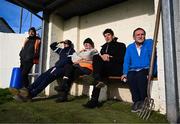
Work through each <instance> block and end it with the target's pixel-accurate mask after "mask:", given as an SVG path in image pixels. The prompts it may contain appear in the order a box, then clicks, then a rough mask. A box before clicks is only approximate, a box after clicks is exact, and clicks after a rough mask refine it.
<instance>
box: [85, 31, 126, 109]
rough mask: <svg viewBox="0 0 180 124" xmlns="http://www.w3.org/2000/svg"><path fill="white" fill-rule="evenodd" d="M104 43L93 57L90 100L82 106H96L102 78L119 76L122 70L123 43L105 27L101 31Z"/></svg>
mask: <svg viewBox="0 0 180 124" xmlns="http://www.w3.org/2000/svg"><path fill="white" fill-rule="evenodd" d="M103 35H104V38H105V40H106V43H105V44H104V45H103V46H102V48H101V51H100V55H95V56H94V57H93V77H94V79H95V82H94V89H93V92H92V97H91V100H89V101H88V102H87V103H86V104H85V105H84V107H87V108H95V107H96V106H98V98H99V93H100V89H101V87H103V86H104V80H105V79H107V77H108V76H121V75H122V71H123V61H124V55H125V51H126V46H125V44H124V43H120V42H117V38H116V37H114V32H113V31H112V30H111V29H106V30H105V31H104V32H103Z"/></svg>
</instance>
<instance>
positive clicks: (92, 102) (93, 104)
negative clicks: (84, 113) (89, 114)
mask: <svg viewBox="0 0 180 124" xmlns="http://www.w3.org/2000/svg"><path fill="white" fill-rule="evenodd" d="M83 106H84V107H85V108H91V109H93V108H95V107H98V101H96V100H92V99H91V100H89V101H88V102H87V103H86V104H83Z"/></svg>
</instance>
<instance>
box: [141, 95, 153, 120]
mask: <svg viewBox="0 0 180 124" xmlns="http://www.w3.org/2000/svg"><path fill="white" fill-rule="evenodd" d="M154 107H155V104H154V99H152V98H146V99H145V100H144V104H143V106H142V109H141V111H140V112H139V113H138V116H139V117H140V118H142V119H146V120H147V119H148V118H149V116H150V114H151V112H152V110H153V109H154Z"/></svg>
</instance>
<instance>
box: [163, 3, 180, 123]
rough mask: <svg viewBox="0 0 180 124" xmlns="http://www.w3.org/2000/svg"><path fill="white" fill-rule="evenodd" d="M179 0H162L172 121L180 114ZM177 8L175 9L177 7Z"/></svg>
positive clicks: (167, 96) (167, 95)
mask: <svg viewBox="0 0 180 124" xmlns="http://www.w3.org/2000/svg"><path fill="white" fill-rule="evenodd" d="M177 3H178V0H174V1H172V0H162V22H163V23H162V24H163V42H164V62H165V86H166V106H167V118H168V120H169V121H170V122H171V123H177V120H178V116H179V102H178V101H179V94H178V80H177V61H176V60H177V59H176V46H177V45H176V43H177V42H179V41H178V39H177V37H176V30H175V29H176V28H178V29H179V27H176V21H177V20H176V17H175V16H176V14H175V11H176V10H177V8H179V6H178V7H177V8H176V7H175V6H176V4H177ZM174 7H175V8H176V10H175V8H174Z"/></svg>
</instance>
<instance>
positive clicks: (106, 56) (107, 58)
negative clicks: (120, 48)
mask: <svg viewBox="0 0 180 124" xmlns="http://www.w3.org/2000/svg"><path fill="white" fill-rule="evenodd" d="M111 57H112V56H110V55H109V54H103V55H101V58H102V60H103V61H107V62H109V61H110V58H111Z"/></svg>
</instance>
